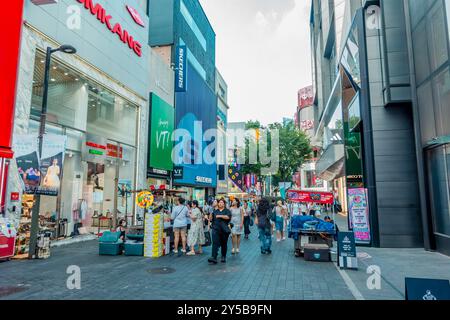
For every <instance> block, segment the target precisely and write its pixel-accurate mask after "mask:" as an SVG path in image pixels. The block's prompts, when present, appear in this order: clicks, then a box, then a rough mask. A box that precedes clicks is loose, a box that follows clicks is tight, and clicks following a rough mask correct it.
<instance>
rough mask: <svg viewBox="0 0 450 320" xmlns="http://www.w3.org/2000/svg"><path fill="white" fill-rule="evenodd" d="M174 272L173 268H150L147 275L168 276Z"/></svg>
mask: <svg viewBox="0 0 450 320" xmlns="http://www.w3.org/2000/svg"><path fill="white" fill-rule="evenodd" d="M175 271H176V270H175V269H174V268H169V267H162V268H152V269H150V270H148V273H152V274H169V273H174V272H175Z"/></svg>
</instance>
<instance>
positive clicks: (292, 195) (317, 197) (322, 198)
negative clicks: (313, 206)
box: [287, 190, 334, 204]
mask: <svg viewBox="0 0 450 320" xmlns="http://www.w3.org/2000/svg"><path fill="white" fill-rule="evenodd" d="M287 198H288V199H289V200H291V201H294V202H308V203H318V204H333V202H334V197H333V193H332V192H318V191H302V190H288V191H287Z"/></svg>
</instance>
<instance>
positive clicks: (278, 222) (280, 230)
mask: <svg viewBox="0 0 450 320" xmlns="http://www.w3.org/2000/svg"><path fill="white" fill-rule="evenodd" d="M275 215H276V217H275V226H276V230H277V242H280V241H281V240H286V237H285V236H284V220H285V219H286V209H285V207H284V206H283V202H282V201H281V200H279V201H278V202H277V206H276V207H275Z"/></svg>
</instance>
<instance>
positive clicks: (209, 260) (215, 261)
mask: <svg viewBox="0 0 450 320" xmlns="http://www.w3.org/2000/svg"><path fill="white" fill-rule="evenodd" d="M208 262H209V263H211V264H217V259H215V258H213V257H211V258H208Z"/></svg>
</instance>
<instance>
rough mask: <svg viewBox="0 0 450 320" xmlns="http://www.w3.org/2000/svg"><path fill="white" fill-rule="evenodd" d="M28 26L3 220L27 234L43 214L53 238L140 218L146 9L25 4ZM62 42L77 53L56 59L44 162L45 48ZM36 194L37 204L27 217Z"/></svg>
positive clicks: (72, 1)
mask: <svg viewBox="0 0 450 320" xmlns="http://www.w3.org/2000/svg"><path fill="white" fill-rule="evenodd" d="M36 3H37V2H36ZM107 17H108V18H107ZM23 21H24V23H23V26H22V35H21V44H20V48H21V51H20V65H19V70H18V72H19V76H18V82H17V95H16V101H15V116H14V126H13V151H14V153H15V154H14V159H12V161H10V163H9V170H8V186H7V196H6V199H7V200H8V201H7V203H6V209H7V210H6V211H7V215H6V216H7V218H9V219H10V220H11V221H13V222H14V223H16V224H17V225H19V224H20V226H19V232H21V231H24V232H25V233H26V230H29V225H27V223H28V222H27V221H28V219H29V218H30V217H31V214H33V215H34V214H39V215H40V223H41V226H44V228H47V229H49V230H51V232H53V236H54V237H55V236H68V235H71V234H76V233H77V231H78V228H77V226H80V225H82V226H83V227H85V228H86V230H87V231H88V232H89V231H92V232H96V231H97V230H98V228H99V227H101V226H100V224H101V223H100V221H99V216H101V215H103V216H104V217H105V218H107V223H106V224H105V225H103V227H106V228H107V227H108V226H112V225H114V224H115V221H114V219H113V218H114V216H115V215H117V217H118V218H121V217H123V218H127V219H128V221H129V223H132V222H134V221H135V220H136V218H137V215H139V214H140V211H139V210H137V209H136V208H135V205H134V201H133V199H134V198H133V197H132V196H131V192H129V191H132V190H136V189H141V188H146V186H147V183H146V178H147V177H146V167H147V138H146V135H147V130H148V121H149V108H148V99H149V98H148V97H149V65H150V56H149V54H150V51H149V47H148V44H147V43H148V32H149V31H148V26H149V20H148V17H147V15H146V5H145V3H143V2H139V1H136V0H126V1H121V2H118V1H105V0H98V1H87V0H86V1H81V0H61V1H58V2H57V3H54V4H48V5H37V4H34V3H32V2H31V1H26V2H25V6H24V16H23ZM63 44H68V45H71V46H73V47H75V48H76V50H77V53H76V54H75V55H71V54H66V53H62V52H55V53H53V54H52V63H51V65H50V77H49V80H50V81H49V90H48V103H47V116H46V118H47V119H46V120H47V121H46V135H45V137H44V144H43V151H42V158H41V159H38V154H39V153H38V150H37V138H38V131H39V126H40V123H41V114H42V99H43V91H44V88H43V83H44V71H45V60H46V55H45V54H46V49H47V48H48V47H51V48H54V49H55V48H58V47H60V46H61V45H63ZM36 192H39V193H40V194H41V195H40V207H39V208H38V212H32V213H31V212H30V209H31V208H32V206H33V205H32V204H33V200H34V199H33V198H34V197H35V196H34V194H35V193H36ZM22 208H23V209H25V210H21V209H22ZM21 215H22V217H21ZM19 242H20V241H19ZM24 247H25V246H24ZM23 249H24V251H26V249H25V248H23ZM21 250H22V249H21Z"/></svg>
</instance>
